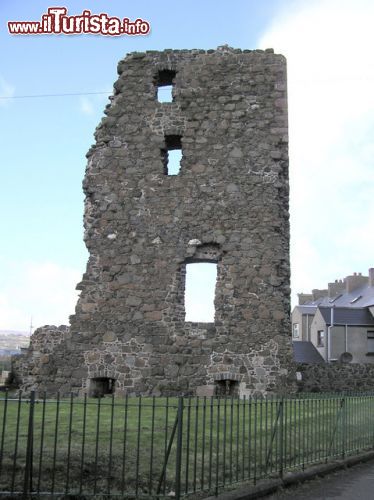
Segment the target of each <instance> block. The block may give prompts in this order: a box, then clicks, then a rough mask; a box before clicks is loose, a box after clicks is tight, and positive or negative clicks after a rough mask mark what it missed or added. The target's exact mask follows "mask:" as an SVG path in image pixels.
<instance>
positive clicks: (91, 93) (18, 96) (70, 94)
mask: <svg viewBox="0 0 374 500" xmlns="http://www.w3.org/2000/svg"><path fill="white" fill-rule="evenodd" d="M111 93H112V92H108V91H106V92H71V93H65V94H34V95H12V96H5V95H4V96H0V99H30V98H34V97H65V96H74V95H99V94H111Z"/></svg>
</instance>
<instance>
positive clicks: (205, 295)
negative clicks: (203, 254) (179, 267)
mask: <svg viewBox="0 0 374 500" xmlns="http://www.w3.org/2000/svg"><path fill="white" fill-rule="evenodd" d="M216 283H217V264H216V263H212V262H196V263H195V262H194V263H191V264H186V288H185V310H186V321H196V322H202V323H213V322H214V316H215V307H214V298H215V293H216Z"/></svg>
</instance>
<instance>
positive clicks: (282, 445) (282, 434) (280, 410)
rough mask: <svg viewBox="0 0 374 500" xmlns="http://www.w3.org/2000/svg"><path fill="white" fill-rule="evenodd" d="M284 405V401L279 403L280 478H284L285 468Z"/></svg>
mask: <svg viewBox="0 0 374 500" xmlns="http://www.w3.org/2000/svg"><path fill="white" fill-rule="evenodd" d="M283 403H284V399H283V396H282V399H281V400H280V402H279V476H280V477H281V478H282V477H283V468H284V464H283V461H284V428H283Z"/></svg>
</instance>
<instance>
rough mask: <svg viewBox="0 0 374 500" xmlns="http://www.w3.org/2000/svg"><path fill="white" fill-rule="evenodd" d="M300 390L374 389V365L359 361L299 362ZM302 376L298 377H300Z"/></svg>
mask: <svg viewBox="0 0 374 500" xmlns="http://www.w3.org/2000/svg"><path fill="white" fill-rule="evenodd" d="M297 372H299V373H300V374H301V380H298V382H297V385H298V390H299V391H300V392H342V391H356V392H362V391H373V390H374V366H373V365H368V364H359V363H352V364H351V363H349V364H348V363H347V364H345V363H328V364H327V363H326V364H318V365H311V364H301V363H300V364H297ZM299 378H300V376H299V377H298V379H299Z"/></svg>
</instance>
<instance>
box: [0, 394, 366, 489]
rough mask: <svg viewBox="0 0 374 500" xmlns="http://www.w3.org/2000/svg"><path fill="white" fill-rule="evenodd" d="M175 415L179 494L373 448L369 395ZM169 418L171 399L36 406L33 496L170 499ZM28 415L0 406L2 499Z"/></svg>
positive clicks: (210, 404)
mask: <svg viewBox="0 0 374 500" xmlns="http://www.w3.org/2000/svg"><path fill="white" fill-rule="evenodd" d="M183 407H184V409H183V425H182V427H181V432H180V438H181V440H182V445H181V447H180V450H181V455H180V458H181V469H180V471H181V472H180V478H181V481H180V485H181V493H191V492H195V491H201V490H204V491H214V490H215V489H216V488H217V489H219V488H221V487H224V486H226V485H229V484H233V483H237V482H241V481H245V480H248V479H253V480H256V479H260V478H263V477H266V476H269V475H276V474H278V473H279V471H280V470H281V469H283V470H287V469H295V468H299V467H303V466H305V465H307V464H311V463H317V462H321V461H324V460H327V459H328V458H330V457H336V456H342V455H344V454H348V453H352V452H355V451H358V450H361V449H365V448H368V447H371V446H373V443H374V434H373V433H374V425H373V424H374V412H373V409H374V397H373V396H367V397H346V398H344V399H342V398H340V397H329V398H327V397H324V398H321V397H310V398H302V399H296V398H294V399H284V400H277V399H267V400H262V399H258V400H250V401H249V400H237V399H206V400H204V399H197V398H184V399H183ZM177 409H178V399H177V398H135V397H132V398H128V399H122V398H111V397H105V398H103V399H87V400H83V399H78V398H74V399H63V400H60V401H56V400H41V399H39V400H37V402H36V403H35V406H34V415H33V426H32V428H33V446H32V451H33V453H32V485H33V488H34V489H35V490H36V491H42V492H43V491H49V492H54V493H57V492H59V493H64V492H66V493H71V494H76V493H83V494H84V493H86V494H89V493H91V494H99V493H100V494H105V493H107V494H113V493H117V494H120V495H122V496H124V495H129V496H131V495H138V496H142V495H155V494H156V492H157V490H159V491H160V493H162V494H165V495H170V494H173V492H175V489H176V483H175V479H176V463H177V438H178V428H177V426H176V425H175V424H176V417H177ZM29 415H30V403H29V402H28V401H27V400H23V399H17V398H14V399H8V401H7V402H6V401H5V400H4V399H3V400H0V433H1V442H0V451H1V452H2V459H1V471H0V489H1V490H2V491H12V490H14V491H20V490H22V487H23V481H24V470H25V462H26V448H27V435H28V427H29ZM173 430H174V431H175V433H174V439H173V440H172V443H171V446H170V456H169V459H168V461H167V463H166V455H167V450H168V447H169V443H170V440H171V437H172V436H173ZM165 463H166V465H165ZM164 466H165V472H166V473H165V476H163V474H162V472H163V469H164Z"/></svg>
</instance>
